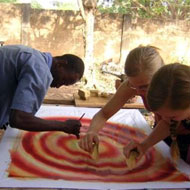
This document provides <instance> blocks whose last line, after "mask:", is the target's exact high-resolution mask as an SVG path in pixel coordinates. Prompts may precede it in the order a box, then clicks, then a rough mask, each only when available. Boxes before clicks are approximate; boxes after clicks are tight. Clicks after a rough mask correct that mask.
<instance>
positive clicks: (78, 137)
mask: <svg viewBox="0 0 190 190" xmlns="http://www.w3.org/2000/svg"><path fill="white" fill-rule="evenodd" d="M84 115H85V113H83V114H82V115H81V117H80V118H79V121H81V119H82V118H83V117H84ZM77 139H80V136H79V134H77Z"/></svg>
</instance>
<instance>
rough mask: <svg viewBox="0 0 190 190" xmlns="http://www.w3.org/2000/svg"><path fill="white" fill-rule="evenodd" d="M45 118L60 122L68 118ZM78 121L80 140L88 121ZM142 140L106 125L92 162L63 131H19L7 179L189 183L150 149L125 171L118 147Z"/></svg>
mask: <svg viewBox="0 0 190 190" xmlns="http://www.w3.org/2000/svg"><path fill="white" fill-rule="evenodd" d="M46 119H49V120H52V119H53V120H54V119H56V120H60V121H64V120H65V119H68V118H65V117H59V118H55V117H51V118H46ZM69 119H70V118H69ZM72 119H77V118H74V117H73V118H72ZM81 122H82V125H83V127H82V128H81V137H82V136H83V135H84V134H85V132H86V130H87V129H88V126H89V123H90V119H84V118H83V119H82V121H81ZM144 138H145V134H144V133H143V132H142V131H140V130H138V129H134V128H132V127H129V126H126V125H120V124H117V123H107V124H106V126H105V127H104V128H103V130H101V132H100V145H99V159H98V160H97V161H95V160H93V159H92V157H91V155H90V154H89V153H87V152H85V151H84V150H82V149H80V148H79V146H78V140H77V139H76V137H75V136H73V135H68V134H65V133H63V132H21V134H20V138H17V139H19V140H18V142H15V146H14V147H13V149H12V150H11V163H10V167H9V177H24V178H39V177H40V178H50V179H64V180H73V181H84V180H85V181H100V182H116V183H117V182H118V183H125V182H147V181H149V182H150V181H188V180H189V179H188V177H187V176H185V175H184V174H182V173H180V172H179V171H177V170H176V169H175V167H174V166H173V165H172V163H171V162H170V161H169V160H168V159H166V158H163V157H162V155H161V154H160V153H159V152H158V151H156V149H154V148H151V149H150V150H149V151H148V152H147V154H146V155H145V156H144V157H143V158H142V159H141V160H140V161H139V162H137V167H136V168H135V169H134V170H132V171H131V170H129V169H128V167H127V165H126V160H125V157H124V155H123V153H122V148H123V146H124V145H126V144H127V143H128V142H129V141H130V140H134V141H141V140H142V139H144ZM145 174H146V175H145Z"/></svg>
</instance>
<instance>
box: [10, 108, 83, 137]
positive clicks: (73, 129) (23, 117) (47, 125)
mask: <svg viewBox="0 0 190 190" xmlns="http://www.w3.org/2000/svg"><path fill="white" fill-rule="evenodd" d="M9 121H10V125H11V127H13V128H17V129H22V130H27V131H63V132H65V133H69V134H74V135H76V136H78V135H79V132H80V127H81V124H80V121H78V120H66V121H65V122H61V121H55V120H44V119H41V118H39V117H35V116H34V115H32V114H31V113H26V112H23V111H19V110H11V114H10V120H9Z"/></svg>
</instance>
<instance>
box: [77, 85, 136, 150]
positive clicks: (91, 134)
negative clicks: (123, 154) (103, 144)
mask: <svg viewBox="0 0 190 190" xmlns="http://www.w3.org/2000/svg"><path fill="white" fill-rule="evenodd" d="M135 94H136V92H135V91H134V90H132V89H131V88H129V87H128V86H127V81H124V82H123V83H122V85H121V86H120V87H119V89H118V90H117V92H116V94H115V95H114V96H113V97H112V98H111V99H110V101H109V102H108V103H107V104H106V105H105V106H104V107H103V108H102V109H101V110H100V111H99V112H98V113H96V114H95V115H94V117H93V119H92V121H91V124H90V127H89V130H88V132H87V134H86V135H85V136H84V137H83V138H82V139H81V141H80V142H79V145H80V147H81V148H82V149H84V150H86V151H88V152H92V150H93V146H94V143H95V144H98V143H99V139H98V131H99V130H100V129H101V128H103V127H104V125H105V123H106V121H107V120H108V119H109V118H110V117H111V116H112V115H114V114H115V113H116V112H117V111H118V110H119V109H121V108H122V106H123V105H124V104H125V103H126V102H127V100H128V99H130V98H131V97H133V96H134V95H135Z"/></svg>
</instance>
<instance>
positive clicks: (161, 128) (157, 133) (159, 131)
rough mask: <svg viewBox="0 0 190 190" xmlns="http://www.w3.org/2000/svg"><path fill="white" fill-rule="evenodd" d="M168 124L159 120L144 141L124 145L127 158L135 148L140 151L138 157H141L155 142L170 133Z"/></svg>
mask: <svg viewBox="0 0 190 190" xmlns="http://www.w3.org/2000/svg"><path fill="white" fill-rule="evenodd" d="M169 126H170V125H169V124H168V123H166V122H165V121H163V120H160V121H159V123H158V124H157V125H156V127H155V128H154V130H153V131H152V132H151V134H150V135H149V136H147V138H146V139H145V140H144V141H142V142H141V143H136V142H130V143H129V144H128V145H127V146H125V147H124V149H123V153H124V155H125V156H126V157H127V158H128V157H129V155H130V152H131V150H133V149H135V148H136V149H137V150H138V152H139V153H140V154H139V156H138V157H139V158H141V157H142V156H143V154H144V153H145V152H146V151H147V150H148V149H149V148H150V147H152V146H154V145H155V144H156V143H158V142H160V141H161V140H164V139H165V138H166V137H168V136H169V135H170V130H169Z"/></svg>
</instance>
